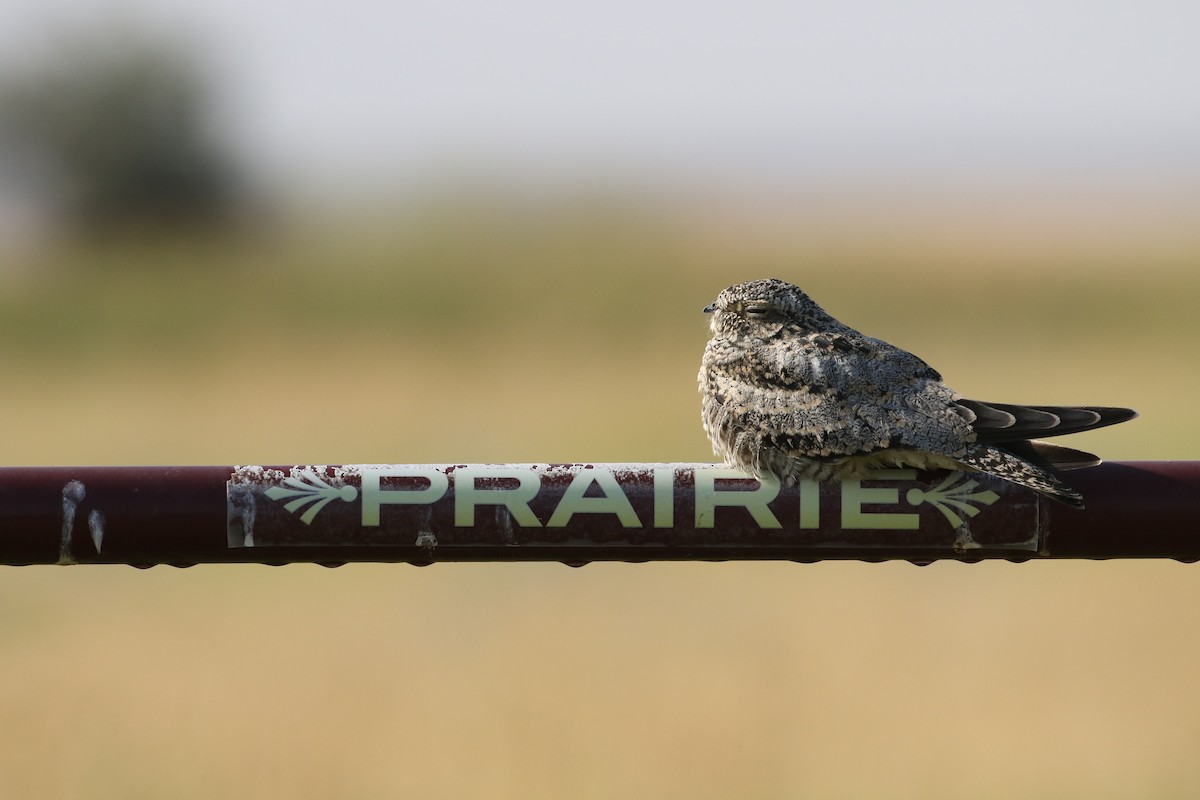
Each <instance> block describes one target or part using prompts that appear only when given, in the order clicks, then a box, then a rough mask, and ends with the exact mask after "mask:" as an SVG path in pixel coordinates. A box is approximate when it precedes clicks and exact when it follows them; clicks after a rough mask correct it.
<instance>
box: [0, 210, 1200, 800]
mask: <svg viewBox="0 0 1200 800" xmlns="http://www.w3.org/2000/svg"><path fill="white" fill-rule="evenodd" d="M969 211H970V209H967V210H965V211H964V210H962V209H959V210H958V213H957V214H956V215H953V216H950V217H947V219H946V220H944V221H941V222H939V221H938V219H937V217H936V215H934V216H931V217H929V218H916V217H914V218H910V217H904V216H902V215H897V217H893V218H889V217H887V216H886V215H881V216H880V217H879V218H876V219H872V220H868V221H865V222H856V221H855V220H854V219H853V218H852V217H845V218H838V219H832V218H831V219H824V220H817V221H816V222H813V221H812V220H808V219H807V218H802V217H797V219H796V224H794V225H789V224H788V215H787V214H782V215H780V219H779V220H776V221H775V222H773V223H764V222H762V221H761V219H760V220H759V223H758V224H752V223H751V221H750V220H749V219H748V218H747V216H746V215H741V216H739V215H737V214H735V213H732V212H731V211H728V210H726V211H725V212H723V211H721V210H719V209H715V210H714V209H709V210H708V211H707V212H705V213H703V214H701V213H695V214H690V215H670V214H665V213H657V212H656V211H654V210H653V209H649V210H647V209H638V208H637V207H636V206H631V207H629V208H621V207H620V206H619V205H607V204H604V203H599V204H595V205H588V204H580V205H578V206H570V205H567V206H566V207H564V208H559V209H556V210H553V211H551V210H548V209H545V208H540V209H537V208H534V209H521V208H518V209H512V208H510V209H507V210H505V211H503V212H502V211H499V210H497V209H496V208H494V207H491V206H486V205H484V206H469V207H462V208H455V207H452V206H449V207H445V208H440V209H439V208H427V209H425V210H424V211H422V212H420V213H417V212H406V213H400V212H397V214H396V215H394V216H389V215H386V214H379V215H378V216H377V217H375V218H373V219H369V220H360V221H359V222H357V223H353V224H351V223H347V222H345V221H338V222H331V223H329V224H327V225H322V226H309V227H308V228H307V229H304V230H299V229H296V228H293V227H290V226H286V225H279V226H276V227H274V228H272V229H270V230H262V231H247V232H244V233H242V234H238V235H232V236H229V237H213V238H210V239H208V240H197V239H188V238H178V239H172V238H167V237H161V238H156V239H154V240H153V241H150V242H143V243H141V244H137V245H135V244H130V243H128V242H127V243H124V244H122V243H116V242H108V243H105V244H93V245H90V246H85V245H83V244H74V245H68V244H61V245H58V246H55V247H50V248H46V249H39V250H30V251H27V252H24V253H17V254H9V255H6V256H5V259H6V261H7V262H8V263H7V266H6V267H5V268H4V270H3V272H0V281H3V287H4V288H3V292H2V293H0V336H2V337H3V342H2V346H0V365H2V366H3V369H4V371H5V375H6V380H5V389H4V391H3V392H2V393H0V407H2V408H3V409H4V416H5V418H6V420H7V421H8V424H7V425H6V432H5V437H4V441H5V451H6V452H5V455H4V459H3V460H4V462H5V463H7V464H31V465H32V464H97V463H103V464H109V463H111V464H133V463H292V462H297V463H354V462H423V461H429V462H448V461H449V462H453V461H464V462H468V461H477V462H486V461H542V462H545V461H574V460H588V461H636V460H648V461H693V460H707V459H709V458H711V455H710V452H709V448H708V445H707V442H706V440H705V438H704V435H703V432H702V430H701V428H700V424H699V419H698V417H699V412H698V398H697V395H696V389H695V372H696V367H697V364H698V360H699V356H700V352H701V350H702V349H703V345H704V341H705V338H706V329H705V323H704V318H703V315H701V314H700V308H701V307H702V306H703V305H705V304H706V303H707V302H709V301H711V299H712V298H713V296H715V294H716V292H717V291H719V290H720V289H721V288H723V287H724V286H726V285H728V284H731V283H734V282H737V281H740V280H745V279H750V278H758V277H768V276H776V277H781V278H785V279H789V280H792V281H794V282H796V283H799V284H800V285H802V286H804V287H805V288H806V289H808V291H809V292H810V293H811V294H812V295H813V296H814V297H815V298H816V299H817V300H818V301H819V302H821V303H822V304H823V305H824V306H825V307H826V308H827V309H828V310H830V312H831V313H833V314H834V315H836V316H838V317H840V318H842V319H843V320H844V321H846V322H848V323H850V324H852V325H855V326H856V327H859V328H861V329H863V330H865V331H866V332H867V333H870V334H872V335H876V336H880V337H882V338H886V339H889V340H890V341H893V342H895V343H897V344H900V345H902V346H905V347H907V348H908V349H911V350H913V351H915V352H917V353H918V354H920V355H921V356H922V357H924V358H926V359H927V360H928V361H930V363H932V364H933V365H934V366H936V367H938V368H939V369H940V370H941V371H942V372H943V373H944V374H945V375H946V377H947V381H948V382H949V383H951V385H953V386H955V387H956V388H957V389H959V390H960V391H963V392H964V393H967V394H969V395H972V396H976V397H980V398H982V399H985V400H997V401H1011V402H1034V403H1038V402H1040V403H1053V402H1079V403H1095V404H1112V405H1130V406H1134V407H1136V408H1138V409H1139V410H1140V411H1141V412H1142V418H1141V419H1139V420H1138V421H1136V422H1134V423H1131V424H1128V425H1122V426H1119V427H1117V428H1113V429H1108V430H1104V431H1099V432H1094V433H1092V434H1085V435H1080V436H1076V437H1073V439H1074V440H1075V441H1076V443H1077V444H1079V445H1080V446H1082V447H1085V448H1088V447H1090V448H1093V449H1096V450H1098V451H1099V452H1101V453H1103V454H1104V455H1105V456H1106V457H1108V458H1111V459H1179V458H1183V459H1188V458H1196V457H1197V456H1198V454H1200V434H1198V433H1197V432H1196V429H1195V427H1194V425H1192V424H1191V422H1190V420H1191V419H1192V418H1193V406H1194V404H1195V400H1196V398H1197V397H1198V396H1200V380H1198V379H1197V370H1196V369H1195V364H1196V346H1197V332H1198V331H1200V324H1198V322H1197V311H1196V310H1197V305H1196V297H1197V295H1198V290H1200V270H1197V268H1196V264H1197V261H1198V260H1200V238H1198V237H1197V235H1196V233H1195V231H1194V230H1190V229H1189V228H1188V226H1187V225H1185V224H1182V223H1180V224H1175V225H1172V224H1166V223H1162V224H1157V223H1156V224H1154V225H1151V224H1150V223H1148V222H1147V221H1146V220H1140V221H1134V222H1126V223H1125V224H1119V223H1116V222H1112V223H1110V222H1108V221H1106V220H1107V219H1108V218H1107V217H1103V218H1100V219H1099V221H1097V220H1089V219H1086V218H1085V219H1084V220H1083V222H1082V223H1079V220H1074V221H1073V222H1072V224H1074V225H1075V226H1074V227H1072V225H1070V224H1066V223H1064V224H1063V225H1062V226H1060V227H1056V226H1055V224H1053V219H1051V221H1049V222H1047V221H1046V220H1044V219H1043V218H1042V217H1038V216H1036V215H1034V214H1033V213H1032V212H1030V213H1029V214H1027V215H1022V214H1020V213H1017V214H1015V216H1014V217H1012V218H1010V219H1008V220H1007V221H1006V222H1005V223H1004V224H999V223H997V224H989V220H988V218H987V217H986V216H979V215H974V216H973V215H972V214H971V213H969ZM802 220H803V221H802ZM889 220H890V222H889ZM897 220H898V221H897ZM1023 220H1024V221H1025V222H1028V223H1030V224H1028V225H1023V224H1022V221H1023ZM1035 220H1036V221H1037V222H1038V223H1039V225H1034V224H1033V222H1034V221H1035ZM1075 223H1079V224H1075ZM1134 533H1136V532H1134ZM1198 570H1200V567H1198V566H1195V565H1190V566H1189V565H1183V564H1178V563H1175V562H1161V563H1160V562H1060V563H1027V564H1022V565H1014V564H1008V563H994V564H993V563H983V564H976V565H964V564H957V563H938V564H935V565H932V566H930V567H927V568H924V569H918V568H916V567H913V566H911V565H909V564H903V563H901V564H874V565H872V564H859V563H825V564H815V565H797V564H774V563H764V564H754V563H744V564H737V563H727V564H640V565H629V564H593V565H590V566H588V567H586V568H583V569H568V568H566V567H564V566H561V565H558V564H544V565H542V564H539V565H517V564H513V565H504V564H497V565H486V564H483V565H478V564H477V565H466V564H462V565H458V564H439V565H434V566H432V567H430V568H428V569H417V568H414V567H411V566H408V565H349V566H345V567H342V568H339V569H333V570H330V569H324V568H321V567H315V566H288V567H281V568H270V567H264V566H197V567H195V568H192V569H187V570H180V569H175V568H170V567H156V568H154V569H150V570H146V571H139V570H135V569H132V568H128V567H97V566H84V567H73V568H58V567H25V568H6V569H3V570H2V571H0V686H2V687H3V688H0V720H3V721H4V725H3V726H2V730H0V796H4V797H14V798H15V797H41V798H99V799H100V800H104V799H106V798H167V797H169V798H180V799H182V800H189V799H191V798H212V797H280V798H282V797H287V798H292V799H293V800H303V799H304V798H322V799H324V798H330V797H345V798H376V797H389V798H390V797H421V798H463V797H481V798H484V797H486V798H522V799H523V800H524V799H530V798H565V797H573V798H607V797H687V798H691V799H692V800H703V799H704V798H730V797H747V798H793V797H821V798H863V797H887V798H961V797H972V798H1009V797H1022V798H1053V799H1054V800H1058V799H1059V798H1075V797H1078V798H1089V800H1097V799H1099V798H1128V797H1147V798H1174V797H1190V796H1194V793H1195V791H1196V788H1197V786H1198V785H1200V760H1198V759H1197V758H1196V748H1197V743H1198V742H1200V679H1198V676H1200V638H1197V637H1196V636H1194V635H1193V634H1194V633H1195V631H1194V630H1193V629H1192V627H1191V623H1189V622H1188V620H1189V619H1191V618H1192V614H1193V613H1196V610H1197V609H1198V608H1200V571H1198Z"/></svg>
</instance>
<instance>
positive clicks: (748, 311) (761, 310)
mask: <svg viewBox="0 0 1200 800" xmlns="http://www.w3.org/2000/svg"><path fill="white" fill-rule="evenodd" d="M742 313H743V314H745V315H746V316H747V317H752V318H754V319H762V318H763V317H765V316H767V315H768V314H770V313H771V307H770V306H769V305H767V304H766V303H748V304H747V305H746V307H745V308H743V309H742Z"/></svg>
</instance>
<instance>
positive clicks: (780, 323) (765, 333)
mask: <svg viewBox="0 0 1200 800" xmlns="http://www.w3.org/2000/svg"><path fill="white" fill-rule="evenodd" d="M704 313H706V314H709V315H710V316H709V322H708V324H709V327H710V328H711V329H712V332H713V336H715V337H720V338H725V339H733V340H740V339H756V340H765V339H770V338H772V337H774V336H777V335H778V334H779V333H780V332H781V331H784V330H793V331H807V332H812V331H818V330H825V329H827V328H829V327H831V326H836V325H837V324H838V323H837V322H836V321H835V320H834V319H833V318H832V317H830V316H829V315H828V314H826V313H825V312H824V311H823V310H822V309H821V307H820V306H818V305H817V304H816V303H815V302H813V300H812V298H811V297H809V296H808V295H806V294H805V293H804V292H803V291H801V289H800V287H799V286H795V285H793V284H790V283H788V282H787V281H781V280H779V279H778V278H769V279H767V280H761V281H750V282H748V283H739V284H737V285H735V286H730V287H729V288H728V289H726V290H725V291H723V292H721V293H720V294H719V295H717V299H716V300H715V301H713V303H712V305H709V306H706V307H705V308H704Z"/></svg>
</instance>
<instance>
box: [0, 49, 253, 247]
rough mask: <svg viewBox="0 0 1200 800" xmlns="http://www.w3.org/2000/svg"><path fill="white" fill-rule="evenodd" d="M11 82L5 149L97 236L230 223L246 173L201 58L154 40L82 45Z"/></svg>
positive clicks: (0, 101) (0, 88)
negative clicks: (225, 145)
mask: <svg viewBox="0 0 1200 800" xmlns="http://www.w3.org/2000/svg"><path fill="white" fill-rule="evenodd" d="M7 72H8V74H7V75H5V76H4V77H3V78H0V146H3V147H4V150H6V151H7V153H6V154H5V155H6V156H7V157H8V158H10V159H11V160H13V161H14V162H16V163H17V164H19V165H20V167H19V169H20V171H21V172H22V173H23V174H26V175H29V174H30V173H32V178H33V179H34V180H35V181H36V182H37V183H39V184H41V185H42V186H43V187H48V192H49V194H50V195H51V196H52V197H53V198H54V200H55V202H56V203H57V204H59V205H61V206H62V208H63V209H64V210H65V211H66V212H67V213H68V215H69V219H71V220H72V221H73V222H75V223H77V224H79V225H81V226H82V227H84V228H86V229H88V230H92V231H101V232H103V231H109V230H113V229H123V228H128V227H137V228H139V229H141V228H144V227H148V226H156V225H163V224H176V225H178V224H181V225H193V224H209V223H213V222H219V221H223V220H225V219H227V218H228V217H229V216H230V213H231V212H232V210H233V208H234V205H235V204H236V199H237V191H236V188H237V182H238V176H237V174H236V169H235V166H234V161H233V160H232V159H231V158H229V157H228V156H227V155H226V154H225V152H224V151H223V149H222V148H221V146H220V145H219V144H218V143H217V140H216V138H215V137H214V136H213V135H212V132H211V130H210V127H211V121H212V120H211V104H210V91H209V86H208V85H207V83H206V81H205V80H204V78H203V77H202V71H201V69H200V66H199V62H198V60H197V59H196V58H194V57H193V55H192V51H191V50H189V49H188V48H186V47H181V46H178V43H173V42H170V41H166V40H164V39H161V38H155V37H151V36H150V35H148V34H132V33H122V34H120V35H117V36H114V35H112V34H111V33H108V34H103V35H94V36H92V37H90V38H87V37H85V38H83V39H77V40H75V41H73V42H71V43H70V45H69V46H67V47H65V48H64V47H59V48H56V49H55V52H53V53H52V54H50V55H49V56H43V57H41V58H40V59H35V60H34V61H33V62H32V63H29V64H26V65H24V66H23V67H22V68H15V69H14V68H12V67H9V68H8V69H7Z"/></svg>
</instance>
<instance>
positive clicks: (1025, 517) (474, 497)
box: [0, 461, 1200, 566]
mask: <svg viewBox="0 0 1200 800" xmlns="http://www.w3.org/2000/svg"><path fill="white" fill-rule="evenodd" d="M1065 477H1066V478H1067V480H1068V481H1069V482H1070V483H1071V485H1072V486H1074V487H1075V488H1077V489H1078V490H1079V491H1080V492H1081V493H1082V494H1083V496H1084V498H1085V501H1086V503H1087V508H1086V509H1084V510H1076V509H1073V508H1069V507H1067V506H1065V505H1062V504H1059V503H1056V502H1054V501H1052V500H1048V499H1046V498H1044V497H1041V496H1040V495H1037V494H1035V493H1033V492H1031V491H1029V490H1026V489H1023V488H1020V487H1016V486H1013V485H1011V484H1008V483H1005V482H1003V481H999V480H996V479H993V478H990V477H988V476H984V475H979V474H976V473H963V472H931V473H926V472H917V471H915V470H884V471H880V472H877V473H873V474H872V475H871V476H870V477H869V478H863V479H861V480H853V481H844V482H841V483H827V484H821V485H817V484H813V483H807V482H802V483H801V484H800V485H799V486H791V487H780V486H778V485H777V484H774V483H770V482H768V483H760V482H759V481H757V480H755V479H753V478H748V477H746V476H744V475H742V474H741V473H738V472H735V471H732V470H728V469H726V468H724V467H720V466H717V465H712V464H565V465H564V464H559V465H547V464H460V465H450V464H415V465H413V464H409V465H404V464H401V465H352V466H323V465H309V466H289V467H232V466H230V467H220V466H216V467H33V468H17V467H7V468H0V564H55V563H58V564H84V563H116V564H133V565H138V566H144V565H152V564H160V563H164V564H176V565H190V564H195V563H214V562H254V563H267V564H283V563H291V562H316V563H324V564H340V563H346V562H355V561H383V562H410V563H414V564H428V563H432V562H435V561H562V562H565V563H569V564H578V563H586V562H589V561H655V560H729V559H737V560H794V561H804V562H809V561H821V560H826V559H857V560H864V561H884V560H891V559H901V560H908V561H914V562H919V563H923V562H928V561H934V560H938V559H956V560H962V561H978V560H982V559H995V558H1003V559H1009V560H1014V561H1024V560H1028V559H1033V558H1174V559H1180V560H1185V561H1194V560H1198V559H1200V462H1183V461H1179V462H1153V461H1146V462H1117V463H1110V464H1105V465H1102V466H1099V467H1095V468H1092V469H1086V470H1080V471H1076V472H1071V473H1069V474H1068V475H1067V476H1065Z"/></svg>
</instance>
